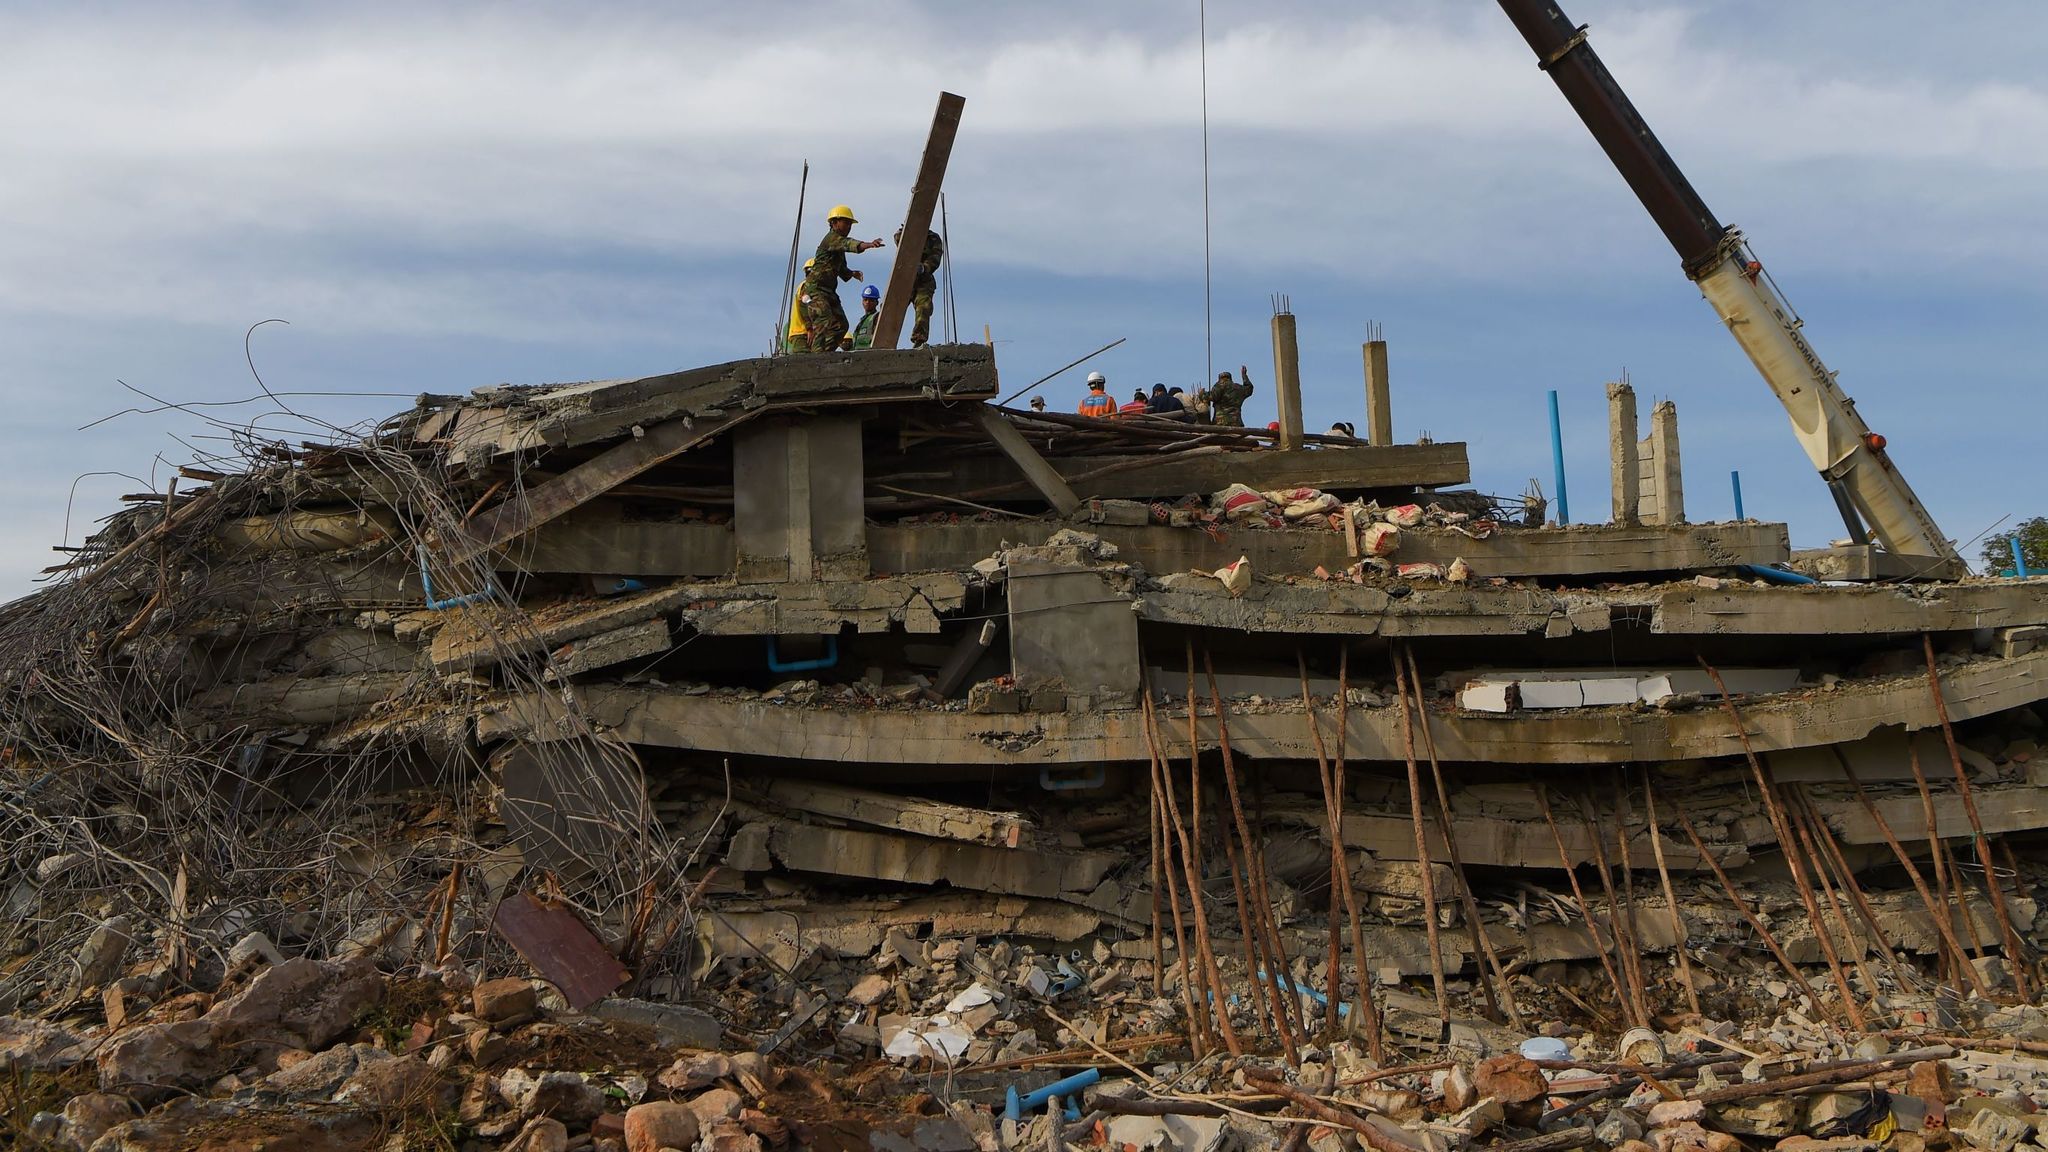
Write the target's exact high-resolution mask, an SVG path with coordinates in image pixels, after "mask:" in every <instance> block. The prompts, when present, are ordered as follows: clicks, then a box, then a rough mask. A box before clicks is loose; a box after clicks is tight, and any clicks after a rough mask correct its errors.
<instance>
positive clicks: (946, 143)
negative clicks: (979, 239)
mask: <svg viewBox="0 0 2048 1152" xmlns="http://www.w3.org/2000/svg"><path fill="white" fill-rule="evenodd" d="M966 106H967V100H966V98H965V97H962V96H955V95H954V94H953V93H951V92H941V93H939V107H938V110H937V111H935V112H933V113H932V131H931V135H930V136H929V137H927V138H926V140H925V144H924V159H923V160H921V161H919V162H918V165H917V182H916V183H915V184H912V185H911V186H910V211H909V212H908V213H906V214H905V215H904V218H903V242H902V243H901V244H898V245H897V246H896V261H895V263H893V264H891V265H890V266H889V287H888V288H887V289H886V290H884V292H883V293H882V312H881V319H879V320H877V321H875V344H874V346H875V347H876V348H884V349H887V348H894V347H896V341H897V340H898V339H899V338H900V337H901V336H902V335H903V313H904V312H905V311H906V310H907V309H908V308H909V307H910V293H911V289H912V288H913V287H915V286H916V282H917V263H918V260H919V258H920V257H922V256H923V255H924V238H925V234H926V233H927V232H929V231H931V226H932V213H933V212H935V211H937V209H938V206H939V187H940V185H942V184H944V183H945V182H946V162H947V161H948V160H949V159H951V158H952V155H953V138H954V137H955V136H956V135H958V134H959V132H960V112H961V109H963V108H965V107H966Z"/></svg>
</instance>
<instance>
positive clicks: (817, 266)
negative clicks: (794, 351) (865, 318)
mask: <svg viewBox="0 0 2048 1152" xmlns="http://www.w3.org/2000/svg"><path fill="white" fill-rule="evenodd" d="M858 223H860V221H858V220H856V219H854V218H853V209H851V208H848V207H847V206H846V205H844V204H840V205H838V206H836V207H834V208H833V209H832V213H831V215H829V216H827V217H826V218H825V226H826V227H827V228H830V229H831V231H829V232H827V233H825V238H824V239H823V240H820V241H818V254H817V255H816V256H813V257H811V269H810V271H809V272H807V273H805V274H804V287H803V291H802V292H800V293H798V299H799V300H800V301H801V302H802V304H803V307H804V327H806V328H808V329H809V330H810V333H811V351H813V352H833V351H837V350H838V348H839V342H840V341H841V340H842V339H844V338H845V337H846V309H845V308H844V307H843V306H841V305H840V303H839V282H840V281H842V280H859V279H862V278H863V277H862V276H861V274H860V272H859V271H858V270H856V269H851V268H848V267H847V266H846V258H847V256H848V255H851V254H854V253H859V252H865V251H867V250H868V249H870V248H880V247H881V246H882V241H881V239H880V238H879V237H877V238H876V239H873V240H855V239H854V238H853V226H854V225H855V224H858Z"/></svg>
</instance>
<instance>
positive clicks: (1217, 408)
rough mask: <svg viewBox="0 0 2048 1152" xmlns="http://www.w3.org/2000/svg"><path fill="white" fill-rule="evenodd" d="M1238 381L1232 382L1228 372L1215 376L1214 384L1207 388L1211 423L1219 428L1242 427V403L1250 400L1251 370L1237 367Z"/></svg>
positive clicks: (1242, 366) (1240, 366)
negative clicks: (1212, 416)
mask: <svg viewBox="0 0 2048 1152" xmlns="http://www.w3.org/2000/svg"><path fill="white" fill-rule="evenodd" d="M1237 373H1238V377H1239V379H1237V380H1232V379H1231V378H1230V373H1229V372H1228V371H1223V372H1218V373H1217V374H1216V383H1214V384H1211V385H1210V386H1209V411H1210V412H1211V413H1212V414H1213V415H1214V420H1213V423H1215V424H1216V425H1217V426H1218V427H1220V428H1242V427H1244V402H1245V401H1246V400H1249V399H1251V395H1252V380H1251V369H1249V368H1246V367H1245V366H1244V365H1242V364H1240V365H1238V366H1237Z"/></svg>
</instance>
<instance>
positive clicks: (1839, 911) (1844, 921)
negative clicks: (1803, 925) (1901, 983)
mask: <svg viewBox="0 0 2048 1152" xmlns="http://www.w3.org/2000/svg"><path fill="white" fill-rule="evenodd" d="M1786 812H1787V815H1788V816H1789V818H1790V822H1791V824H1792V830H1793V831H1795V832H1797V833H1798V834H1799V846H1800V850H1801V851H1803V852H1805V853H1806V857H1807V859H1809V860H1811V861H1813V877H1814V879H1816V880H1818V881H1820V890H1821V895H1822V896H1823V897H1825V900H1826V906H1827V910H1828V911H1830V912H1833V913H1834V914H1835V923H1836V925H1838V926H1839V927H1840V928H1841V930H1842V944H1843V946H1844V947H1846V948H1850V949H1853V951H1852V952H1851V953H1850V955H1849V961H1850V963H1852V964H1854V965H1855V966H1856V974H1857V975H1858V976H1861V977H1863V988H1864V991H1865V994H1866V995H1868V996H1869V997H1870V1002H1871V1008H1872V1009H1874V1010H1877V1011H1880V1012H1881V1011H1882V1005H1881V1004H1880V1003H1879V1001H1878V997H1879V996H1880V995H1882V991H1881V989H1880V988H1879V986H1878V983H1877V977H1876V976H1874V975H1872V974H1871V971H1870V964H1869V963H1868V962H1867V961H1866V960H1865V959H1864V956H1863V954H1864V953H1865V952H1867V951H1869V949H1868V948H1867V947H1865V946H1864V945H1865V944H1866V943H1867V942H1866V941H1859V940H1857V939H1856V929H1855V927H1854V926H1853V925H1851V924H1850V923H1849V911H1848V909H1846V908H1844V907H1843V906H1842V901H1841V900H1840V899H1839V898H1837V897H1836V895H1835V886H1834V883H1833V882H1832V881H1830V880H1829V879H1828V867H1827V863H1826V861H1824V860H1823V859H1822V858H1821V854H1820V844H1819V841H1818V840H1817V839H1816V838H1815V836H1814V835H1813V832H1812V830H1811V828H1810V827H1809V826H1808V825H1807V822H1806V818H1805V815H1804V814H1803V813H1802V812H1800V810H1799V806H1798V805H1797V804H1787V805H1786Z"/></svg>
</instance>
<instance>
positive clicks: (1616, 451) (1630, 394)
mask: <svg viewBox="0 0 2048 1152" xmlns="http://www.w3.org/2000/svg"><path fill="white" fill-rule="evenodd" d="M1607 453H1608V456H1609V464H1610V467H1611V469H1612V471H1613V484H1614V522H1615V523H1616V524H1634V523H1636V522H1637V518H1638V517H1639V516H1640V515H1641V507H1640V505H1641V503H1642V475H1641V472H1640V468H1641V463H1640V461H1639V459H1638V456H1637V452H1636V390H1635V389H1634V388H1631V387H1629V386H1628V385H1626V384H1619V383H1611V384H1609V385H1608V386H1607Z"/></svg>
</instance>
